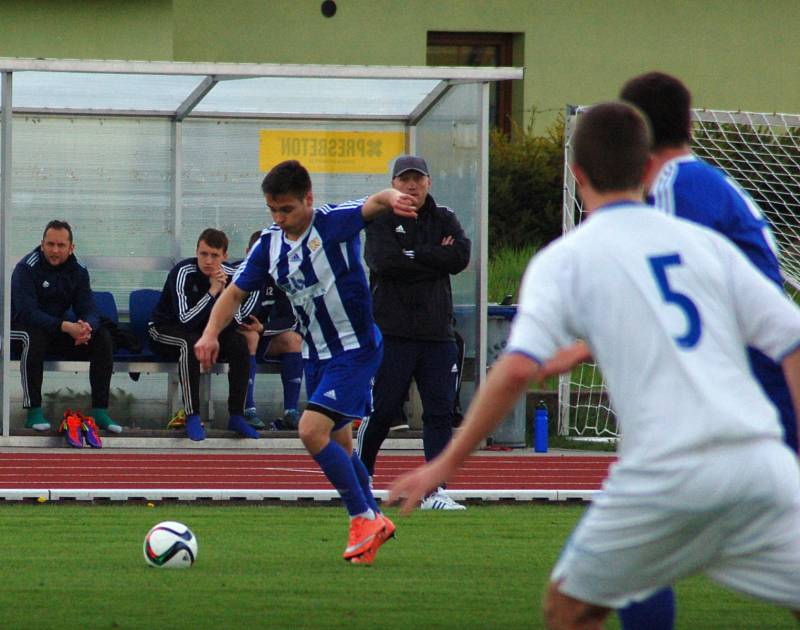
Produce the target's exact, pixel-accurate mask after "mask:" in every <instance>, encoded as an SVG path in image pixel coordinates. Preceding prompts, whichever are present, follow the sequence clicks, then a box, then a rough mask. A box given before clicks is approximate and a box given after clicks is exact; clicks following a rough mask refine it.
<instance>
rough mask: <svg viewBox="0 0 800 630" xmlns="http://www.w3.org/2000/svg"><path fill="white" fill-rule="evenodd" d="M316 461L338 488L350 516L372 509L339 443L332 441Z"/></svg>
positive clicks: (316, 457) (315, 457)
mask: <svg viewBox="0 0 800 630" xmlns="http://www.w3.org/2000/svg"><path fill="white" fill-rule="evenodd" d="M314 460H315V461H316V462H317V464H319V467H320V468H322V472H324V473H325V476H326V477H327V478H328V481H330V482H331V483H332V484H333V487H334V488H336V491H337V492H338V493H339V496H340V497H342V501H343V502H344V504H345V506H346V507H347V513H348V514H349V515H350V516H356V515H358V514H363V513H364V512H366V511H367V510H369V509H370V507H369V505H368V504H367V500H366V499H365V498H364V492H363V491H362V490H361V484H360V483H359V481H358V476H357V475H356V471H355V470H353V463H352V462H351V461H350V458H349V457H348V456H347V451H345V450H344V449H343V448H342V447H341V446H340V445H339V444H338V443H336V442H334V441H333V440H331V441H330V442H328V445H327V446H326V447H325V448H323V449H322V450H321V451H320V452H319V453H317V454H316V455H314Z"/></svg>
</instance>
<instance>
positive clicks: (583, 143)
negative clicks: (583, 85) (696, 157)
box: [572, 102, 651, 192]
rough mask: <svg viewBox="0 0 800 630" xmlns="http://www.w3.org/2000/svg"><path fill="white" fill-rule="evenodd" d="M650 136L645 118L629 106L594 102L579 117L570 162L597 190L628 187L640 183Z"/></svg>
mask: <svg viewBox="0 0 800 630" xmlns="http://www.w3.org/2000/svg"><path fill="white" fill-rule="evenodd" d="M650 139H651V136H650V129H649V128H648V125H647V120H646V119H645V117H644V115H643V114H642V113H641V112H639V111H638V110H637V109H636V108H635V107H633V106H632V105H629V104H626V103H620V102H617V103H601V104H599V105H594V106H593V107H591V108H589V110H588V111H587V112H585V113H583V114H581V116H580V117H579V118H578V127H577V129H576V130H575V135H574V136H573V138H572V150H573V162H574V163H575V164H576V165H577V166H579V167H580V168H581V170H583V172H584V173H585V174H586V177H588V178H589V182H590V183H591V185H592V187H593V188H594V189H595V190H596V191H597V192H610V191H617V190H631V189H634V188H637V187H638V186H641V184H642V180H643V178H644V171H645V167H646V165H647V160H648V157H649V155H650Z"/></svg>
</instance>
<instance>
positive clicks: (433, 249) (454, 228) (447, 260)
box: [414, 210, 472, 275]
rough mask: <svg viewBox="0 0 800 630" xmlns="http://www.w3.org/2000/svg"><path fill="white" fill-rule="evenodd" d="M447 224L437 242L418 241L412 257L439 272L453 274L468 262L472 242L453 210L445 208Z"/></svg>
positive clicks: (462, 269)
mask: <svg viewBox="0 0 800 630" xmlns="http://www.w3.org/2000/svg"><path fill="white" fill-rule="evenodd" d="M445 212H446V213H447V214H445V215H444V216H445V218H446V222H447V224H446V225H445V227H444V228H443V232H444V234H445V235H446V236H445V237H444V238H443V239H442V240H441V241H440V242H437V243H420V244H419V245H416V246H415V248H414V249H415V256H414V259H415V260H416V261H418V262H419V263H421V264H423V265H426V266H428V267H431V268H432V269H435V270H437V271H439V272H443V273H447V274H450V275H455V274H457V273H461V272H462V271H464V269H466V267H467V265H468V264H469V256H470V248H471V247H472V243H471V242H470V240H469V239H468V238H467V236H466V234H464V230H463V229H462V227H461V224H460V223H459V222H458V219H457V218H456V215H455V213H454V212H452V211H450V210H445Z"/></svg>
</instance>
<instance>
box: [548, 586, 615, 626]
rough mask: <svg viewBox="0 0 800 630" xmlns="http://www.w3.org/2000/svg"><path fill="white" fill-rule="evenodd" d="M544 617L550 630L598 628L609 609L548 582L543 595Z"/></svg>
mask: <svg viewBox="0 0 800 630" xmlns="http://www.w3.org/2000/svg"><path fill="white" fill-rule="evenodd" d="M543 610H544V618H545V623H546V624H547V627H548V628H550V630H578V629H580V630H595V629H597V630H599V629H601V628H602V627H603V621H604V620H605V618H606V617H607V616H608V613H609V612H610V609H608V608H603V607H602V606H596V605H594V604H589V603H587V602H583V601H581V600H579V599H575V598H574V597H570V596H569V595H565V594H564V593H562V592H561V591H559V590H558V583H557V582H550V584H549V585H548V586H547V591H546V593H545V597H544V605H543Z"/></svg>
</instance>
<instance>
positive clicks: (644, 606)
mask: <svg viewBox="0 0 800 630" xmlns="http://www.w3.org/2000/svg"><path fill="white" fill-rule="evenodd" d="M617 615H618V616H619V621H620V625H621V626H622V629H623V630H672V628H674V627H675V591H674V590H673V589H672V588H664V589H661V590H660V591H658V592H656V593H653V594H652V595H651V596H650V597H648V598H647V599H645V600H643V601H641V602H633V603H631V604H629V605H628V606H626V607H625V608H621V609H620V610H618V611H617Z"/></svg>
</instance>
